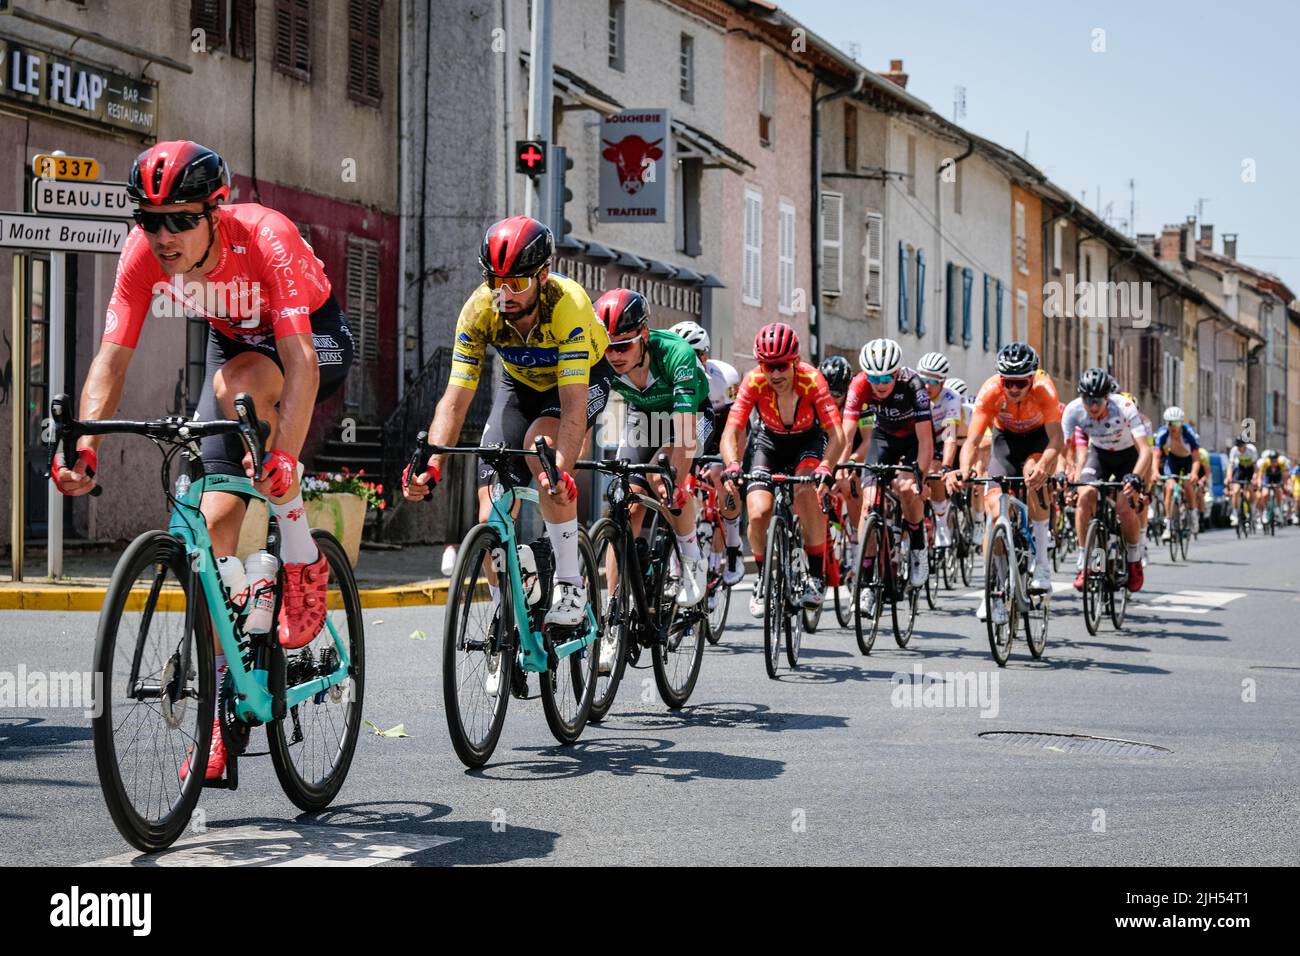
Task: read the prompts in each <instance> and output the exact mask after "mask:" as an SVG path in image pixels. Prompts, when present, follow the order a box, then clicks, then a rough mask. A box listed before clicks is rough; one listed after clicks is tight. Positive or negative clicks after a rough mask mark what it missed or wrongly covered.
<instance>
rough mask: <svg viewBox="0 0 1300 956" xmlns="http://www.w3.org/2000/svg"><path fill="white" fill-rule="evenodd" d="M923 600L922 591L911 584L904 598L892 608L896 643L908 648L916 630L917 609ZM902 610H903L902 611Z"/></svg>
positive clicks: (904, 593)
mask: <svg viewBox="0 0 1300 956" xmlns="http://www.w3.org/2000/svg"><path fill="white" fill-rule="evenodd" d="M920 600H921V589H920V588H914V587H912V586H911V585H910V584H909V585H907V586H906V587H905V588H904V589H903V596H902V597H901V598H899V599H896V600H895V601H894V602H893V604H892V605H891V606H890V614H891V616H892V620H893V626H894V643H895V644H897V645H898V646H899V647H902V648H906V647H907V645H908V644H909V643H910V642H911V640H912V634H913V631H914V630H915V628H916V609H917V605H918V604H919V603H920ZM900 609H901V610H900Z"/></svg>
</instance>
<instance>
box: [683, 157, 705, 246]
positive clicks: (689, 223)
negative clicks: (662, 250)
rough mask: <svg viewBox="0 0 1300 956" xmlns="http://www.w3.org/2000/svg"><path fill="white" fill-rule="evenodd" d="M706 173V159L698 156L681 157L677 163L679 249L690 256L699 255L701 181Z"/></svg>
mask: <svg viewBox="0 0 1300 956" xmlns="http://www.w3.org/2000/svg"><path fill="white" fill-rule="evenodd" d="M703 175H704V160H703V159H699V158H698V157H688V158H685V159H681V160H679V161H678V164H677V251H678V252H684V253H685V254H686V255H688V256H698V255H699V254H700V253H701V251H702V247H701V240H700V183H701V182H702V179H703Z"/></svg>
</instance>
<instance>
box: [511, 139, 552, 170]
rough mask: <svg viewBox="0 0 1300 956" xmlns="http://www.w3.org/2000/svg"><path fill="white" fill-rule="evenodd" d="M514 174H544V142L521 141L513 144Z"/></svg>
mask: <svg viewBox="0 0 1300 956" xmlns="http://www.w3.org/2000/svg"><path fill="white" fill-rule="evenodd" d="M515 172H517V173H523V174H524V175H525V176H542V175H545V173H546V140H544V139H521V140H518V141H517V142H516V143H515Z"/></svg>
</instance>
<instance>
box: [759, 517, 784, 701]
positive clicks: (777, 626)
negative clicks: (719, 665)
mask: <svg viewBox="0 0 1300 956" xmlns="http://www.w3.org/2000/svg"><path fill="white" fill-rule="evenodd" d="M789 567H790V564H789V555H788V554H787V539H786V535H785V524H784V522H783V521H782V519H781V518H780V517H779V516H778V515H773V516H772V520H771V523H770V524H768V526H767V561H766V563H765V565H764V572H763V582H762V584H763V666H764V667H766V668H767V676H768V677H770V678H772V679H773V680H776V669H777V667H778V665H779V663H780V660H781V639H782V636H783V635H782V633H781V632H782V623H783V622H784V620H785V602H786V591H787V589H788V586H789V582H788V581H787V580H786V574H788V573H789V570H788V569H789Z"/></svg>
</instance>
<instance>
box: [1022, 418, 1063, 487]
mask: <svg viewBox="0 0 1300 956" xmlns="http://www.w3.org/2000/svg"><path fill="white" fill-rule="evenodd" d="M1043 427H1044V428H1045V429H1046V430H1047V448H1046V449H1044V450H1043V454H1042V456H1041V457H1039V458H1038V459H1037V460H1034V459H1030V460H1029V461H1028V462H1026V463H1025V485H1026V486H1027V487H1029V488H1041V487H1043V483H1044V482H1046V481H1047V479H1048V476H1049V475H1054V474H1056V463H1057V462H1058V461H1059V460H1060V457H1061V450H1062V449H1063V448H1064V447H1065V436H1064V434H1063V433H1062V431H1061V422H1060V419H1057V420H1056V421H1054V422H1051V421H1049V422H1044V423H1043Z"/></svg>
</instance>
